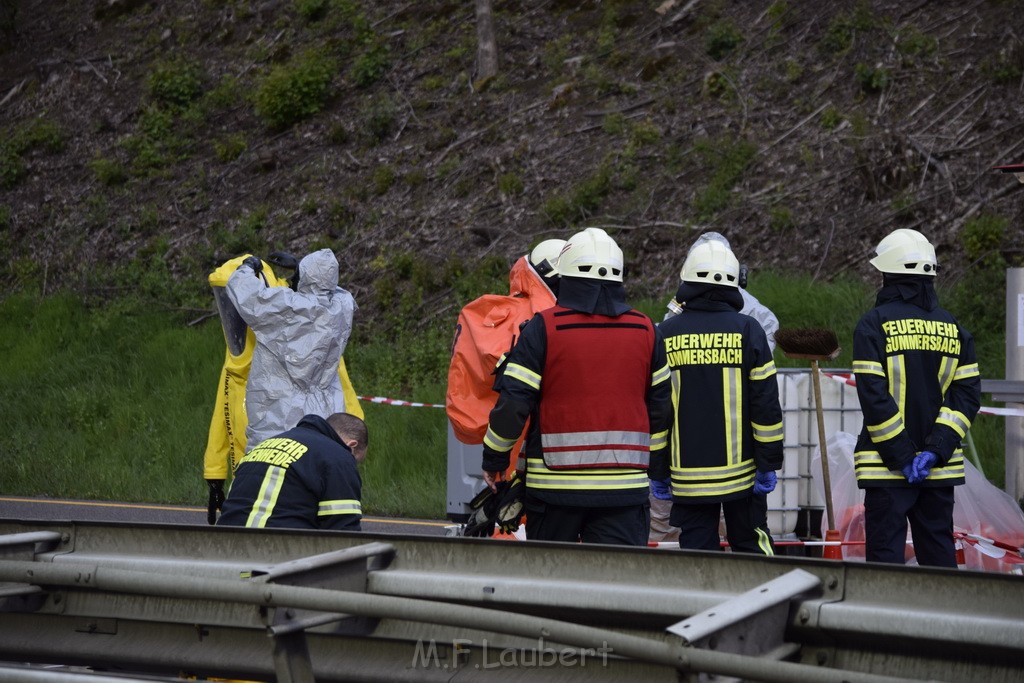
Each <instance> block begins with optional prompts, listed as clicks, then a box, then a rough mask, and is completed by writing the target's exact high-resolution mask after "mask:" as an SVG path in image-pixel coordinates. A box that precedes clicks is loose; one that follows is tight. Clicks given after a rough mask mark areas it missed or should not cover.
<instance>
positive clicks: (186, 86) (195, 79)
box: [146, 59, 203, 108]
mask: <svg viewBox="0 0 1024 683" xmlns="http://www.w3.org/2000/svg"><path fill="white" fill-rule="evenodd" d="M146 88H147V91H148V92H149V96H150V97H151V98H152V99H153V101H154V102H156V103H158V104H161V105H164V106H168V107H178V108H180V107H184V106H187V105H188V104H189V103H190V102H192V101H194V100H196V99H198V98H199V96H200V95H202V94H203V79H202V71H201V70H200V68H199V66H198V65H197V64H195V63H194V62H190V61H187V60H184V59H175V60H171V61H167V62H158V63H157V64H156V65H154V67H153V70H152V71H151V72H150V73H149V76H148V77H147V78H146Z"/></svg>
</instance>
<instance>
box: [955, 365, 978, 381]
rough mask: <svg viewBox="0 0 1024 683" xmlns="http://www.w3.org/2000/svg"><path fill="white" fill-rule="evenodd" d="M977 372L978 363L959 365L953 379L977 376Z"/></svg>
mask: <svg viewBox="0 0 1024 683" xmlns="http://www.w3.org/2000/svg"><path fill="white" fill-rule="evenodd" d="M979 374H980V373H979V372H978V364H977V363H969V364H968V365H961V366H960V367H959V368H957V369H956V374H954V375H953V379H955V380H956V379H967V378H968V377H977V376H978V375H979Z"/></svg>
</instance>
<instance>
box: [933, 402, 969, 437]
mask: <svg viewBox="0 0 1024 683" xmlns="http://www.w3.org/2000/svg"><path fill="white" fill-rule="evenodd" d="M935 422H936V423H938V424H943V425H946V426H948V427H950V428H952V429H953V431H955V432H956V433H957V434H959V435H960V438H961V439H962V438H964V437H965V436H967V430H968V429H970V428H971V421H970V420H968V419H967V416H966V415H964V414H963V413H961V412H960V411H959V410H953V409H951V408H946V407H945V406H943V407H942V408H940V409H939V417H938V418H936V420H935Z"/></svg>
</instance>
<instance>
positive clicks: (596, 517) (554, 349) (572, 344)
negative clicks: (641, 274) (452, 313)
mask: <svg viewBox="0 0 1024 683" xmlns="http://www.w3.org/2000/svg"><path fill="white" fill-rule="evenodd" d="M556 268H557V270H558V274H559V275H560V276H561V282H560V285H559V294H558V300H557V303H556V304H555V306H554V307H552V308H549V309H547V310H545V311H542V312H540V313H538V314H537V315H535V316H534V317H533V318H532V319H531V320H530V322H529V323H528V324H527V325H526V327H525V328H523V331H522V334H521V336H520V338H519V341H518V342H517V343H516V345H515V347H514V348H513V349H512V351H511V353H510V354H509V358H508V363H507V365H506V366H505V369H504V373H503V374H502V376H501V378H500V379H499V382H498V387H497V388H498V390H499V397H498V402H497V404H496V405H495V407H494V409H493V410H492V411H491V414H490V420H489V423H488V428H487V434H486V436H485V437H484V449H483V477H484V480H485V481H486V482H487V484H488V486H490V487H491V488H492V489H494V488H495V483H496V481H498V480H500V479H501V478H502V476H503V475H504V472H505V470H506V469H507V467H508V464H509V452H510V450H511V449H512V446H513V445H514V444H515V442H516V439H517V438H518V437H519V434H520V433H521V432H522V429H523V426H524V424H525V423H526V420H527V417H529V416H530V415H531V414H534V415H535V416H536V423H535V427H531V430H530V431H531V435H533V434H536V435H537V436H538V437H539V439H540V449H539V450H537V451H535V450H533V449H532V448H530V447H529V441H528V447H527V448H526V449H525V450H526V452H527V454H528V458H527V465H526V487H525V500H524V511H525V513H526V536H527V538H528V539H531V540H547V541H566V542H575V541H583V542H586V543H614V544H621V545H634V546H642V545H646V543H647V534H648V527H649V523H650V519H649V506H648V495H647V492H648V488H649V482H648V474H647V473H648V469H649V467H650V466H651V464H652V462H654V463H657V461H658V460H659V459H663V458H664V457H665V436H666V429H667V427H668V424H669V420H670V419H671V410H672V408H671V388H670V386H669V383H668V366H667V364H666V362H665V345H664V343H663V341H662V338H661V335H660V333H659V332H658V330H657V328H656V327H655V325H654V323H653V322H652V321H651V319H650V318H648V317H647V316H646V315H644V314H643V313H640V312H639V311H636V310H634V309H633V308H631V307H630V306H629V304H627V303H626V294H625V288H624V287H623V284H622V273H623V259H622V250H621V249H619V247H618V245H617V244H616V243H615V241H614V240H613V239H612V238H611V237H609V236H608V234H607V233H605V232H604V231H603V230H601V229H599V228H587V229H586V230H583V231H581V232H578V233H576V234H575V235H573V236H572V237H571V238H570V239H569V240H568V242H567V243H566V245H565V247H563V249H562V251H561V253H560V254H559V256H558V262H557V264H556Z"/></svg>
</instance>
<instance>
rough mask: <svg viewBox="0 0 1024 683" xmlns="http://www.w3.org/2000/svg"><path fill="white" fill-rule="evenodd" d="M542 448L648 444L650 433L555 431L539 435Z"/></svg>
mask: <svg viewBox="0 0 1024 683" xmlns="http://www.w3.org/2000/svg"><path fill="white" fill-rule="evenodd" d="M541 445H542V446H543V447H544V448H564V447H572V446H645V447H646V446H650V445H651V435H650V434H648V433H647V432H626V431H621V430H609V431H599V432H556V433H553V434H544V435H542V436H541Z"/></svg>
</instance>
